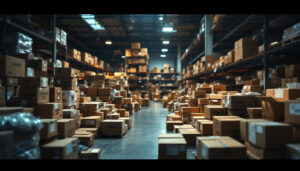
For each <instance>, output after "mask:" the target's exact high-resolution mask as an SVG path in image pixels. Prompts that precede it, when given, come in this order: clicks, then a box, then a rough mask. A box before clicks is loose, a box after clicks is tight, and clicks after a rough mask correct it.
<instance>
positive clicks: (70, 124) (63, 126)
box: [57, 119, 76, 139]
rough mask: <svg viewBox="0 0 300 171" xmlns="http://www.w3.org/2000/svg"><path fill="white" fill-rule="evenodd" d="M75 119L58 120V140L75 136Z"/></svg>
mask: <svg viewBox="0 0 300 171" xmlns="http://www.w3.org/2000/svg"><path fill="white" fill-rule="evenodd" d="M75 122H76V121H75V119H60V120H57V126H58V129H57V130H58V138H60V139H61V138H69V137H72V136H73V135H74V134H75V129H76V128H75V124H76V123H75Z"/></svg>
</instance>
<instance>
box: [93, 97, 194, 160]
mask: <svg viewBox="0 0 300 171" xmlns="http://www.w3.org/2000/svg"><path fill="white" fill-rule="evenodd" d="M168 113H169V112H168V109H166V108H163V107H162V104H161V103H160V102H152V101H151V103H150V106H143V107H142V109H141V110H140V111H138V112H135V113H134V114H133V115H131V116H130V117H131V119H132V127H131V129H129V130H128V132H127V134H125V135H124V136H123V137H122V138H102V137H100V138H97V139H96V140H95V143H94V145H93V147H94V148H96V147H97V148H101V149H102V153H101V158H102V159H157V158H158V135H159V134H161V133H166V115H167V114H168ZM194 151H195V148H188V156H187V158H188V159H193V153H194Z"/></svg>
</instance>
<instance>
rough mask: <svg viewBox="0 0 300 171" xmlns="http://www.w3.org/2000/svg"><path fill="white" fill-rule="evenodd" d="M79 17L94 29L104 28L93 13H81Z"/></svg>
mask: <svg viewBox="0 0 300 171" xmlns="http://www.w3.org/2000/svg"><path fill="white" fill-rule="evenodd" d="M81 18H82V19H84V21H85V22H86V23H88V24H89V25H90V26H91V27H92V28H93V29H94V30H105V28H104V27H103V26H101V25H100V23H98V21H97V20H96V19H95V15H93V14H81Z"/></svg>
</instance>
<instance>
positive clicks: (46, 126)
mask: <svg viewBox="0 0 300 171" xmlns="http://www.w3.org/2000/svg"><path fill="white" fill-rule="evenodd" d="M42 122H43V128H42V130H41V132H40V136H41V139H49V138H52V137H54V136H56V135H57V120H56V119H42Z"/></svg>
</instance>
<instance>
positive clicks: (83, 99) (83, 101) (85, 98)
mask: <svg viewBox="0 0 300 171" xmlns="http://www.w3.org/2000/svg"><path fill="white" fill-rule="evenodd" d="M90 101H91V97H80V103H88V102H90Z"/></svg>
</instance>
